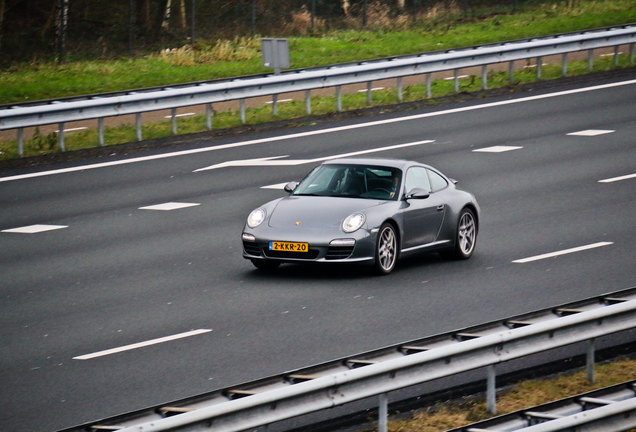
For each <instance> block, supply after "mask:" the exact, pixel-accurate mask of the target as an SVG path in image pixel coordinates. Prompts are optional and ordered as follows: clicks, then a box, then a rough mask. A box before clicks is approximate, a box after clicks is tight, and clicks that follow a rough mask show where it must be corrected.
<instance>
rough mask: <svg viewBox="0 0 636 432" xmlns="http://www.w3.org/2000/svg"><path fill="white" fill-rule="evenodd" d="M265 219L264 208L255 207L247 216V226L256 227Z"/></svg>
mask: <svg viewBox="0 0 636 432" xmlns="http://www.w3.org/2000/svg"><path fill="white" fill-rule="evenodd" d="M264 220H265V210H263V209H262V208H257V209H256V210H254V211H252V213H250V215H249V216H248V217H247V226H248V227H250V228H256V227H257V226H259V225H260V224H261V223H263V221H264Z"/></svg>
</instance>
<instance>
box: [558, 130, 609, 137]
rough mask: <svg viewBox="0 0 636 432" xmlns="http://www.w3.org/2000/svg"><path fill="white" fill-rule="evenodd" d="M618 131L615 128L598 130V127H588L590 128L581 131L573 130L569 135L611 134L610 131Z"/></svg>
mask: <svg viewBox="0 0 636 432" xmlns="http://www.w3.org/2000/svg"><path fill="white" fill-rule="evenodd" d="M613 132H616V131H613V130H598V129H588V130H584V131H579V132H572V133H569V134H568V135H571V136H588V137H589V136H597V135H605V134H609V133H613Z"/></svg>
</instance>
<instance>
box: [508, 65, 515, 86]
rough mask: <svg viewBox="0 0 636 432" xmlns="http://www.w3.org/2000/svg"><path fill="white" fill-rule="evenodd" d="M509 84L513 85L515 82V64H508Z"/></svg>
mask: <svg viewBox="0 0 636 432" xmlns="http://www.w3.org/2000/svg"><path fill="white" fill-rule="evenodd" d="M508 82H509V83H510V84H513V83H514V82H515V62H514V61H511V62H509V63H508Z"/></svg>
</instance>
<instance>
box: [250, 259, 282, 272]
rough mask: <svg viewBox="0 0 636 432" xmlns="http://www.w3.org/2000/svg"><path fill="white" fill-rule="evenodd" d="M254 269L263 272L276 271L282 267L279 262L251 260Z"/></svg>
mask: <svg viewBox="0 0 636 432" xmlns="http://www.w3.org/2000/svg"><path fill="white" fill-rule="evenodd" d="M251 261H252V264H254V267H256V268H257V269H259V270H263V271H274V270H276V269H277V268H278V266H279V265H280V263H279V262H277V261H267V260H251Z"/></svg>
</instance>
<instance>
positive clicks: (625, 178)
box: [598, 174, 636, 183]
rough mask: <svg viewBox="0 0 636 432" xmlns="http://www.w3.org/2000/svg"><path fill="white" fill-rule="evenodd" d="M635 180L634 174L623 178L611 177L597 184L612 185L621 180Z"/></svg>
mask: <svg viewBox="0 0 636 432" xmlns="http://www.w3.org/2000/svg"><path fill="white" fill-rule="evenodd" d="M633 178H636V174H627V175H624V176H620V177H612V178H608V179H605V180H599V181H598V182H599V183H614V182H617V181H621V180H628V179H633Z"/></svg>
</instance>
